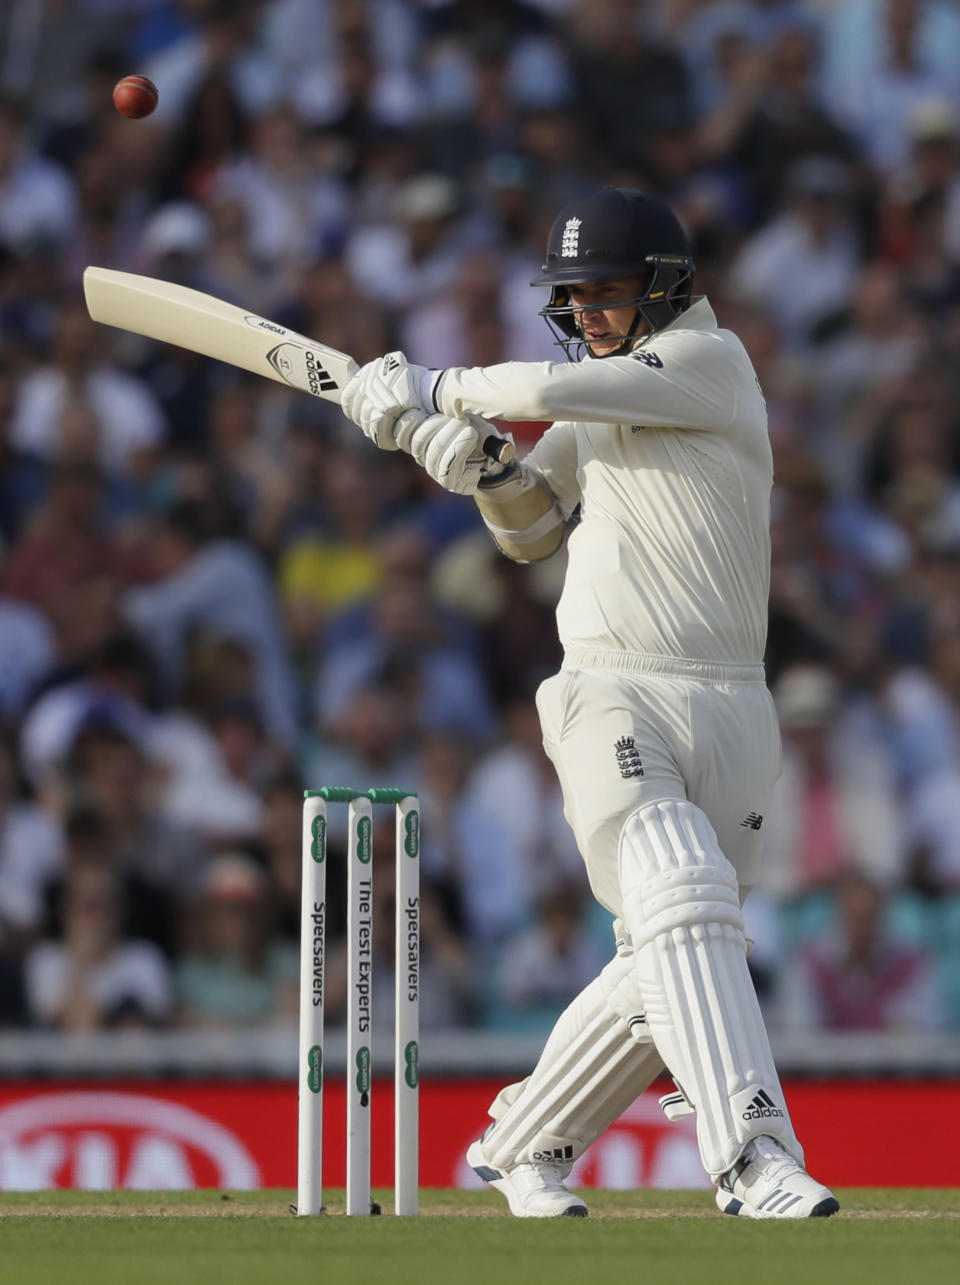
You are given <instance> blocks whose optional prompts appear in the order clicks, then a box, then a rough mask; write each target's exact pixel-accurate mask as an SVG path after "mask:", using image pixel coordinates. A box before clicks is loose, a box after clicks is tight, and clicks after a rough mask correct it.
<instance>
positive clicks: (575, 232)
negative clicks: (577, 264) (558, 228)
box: [560, 219, 583, 259]
mask: <svg viewBox="0 0 960 1285" xmlns="http://www.w3.org/2000/svg"><path fill="white" fill-rule="evenodd" d="M582 222H583V219H567V221H566V224H565V225H564V228H563V239H562V241H561V242H560V254H561V257H562V258H564V259H575V258H576V257H577V255H578V253H579V252H580V224H581V223H582Z"/></svg>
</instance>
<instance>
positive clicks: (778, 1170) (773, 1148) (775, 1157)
mask: <svg viewBox="0 0 960 1285" xmlns="http://www.w3.org/2000/svg"><path fill="white" fill-rule="evenodd" d="M744 1155H745V1156H746V1157H747V1159H748V1160H749V1161H750V1163H751V1164H753V1165H756V1167H757V1168H758V1169H759V1170H761V1171H762V1173H763V1176H764V1177H765V1178H769V1179H770V1181H771V1182H781V1181H782V1180H783V1179H784V1178H788V1177H789V1176H790V1175H791V1174H794V1173H797V1172H799V1171H800V1166H799V1165H798V1164H797V1162H796V1160H794V1158H793V1156H791V1155H790V1153H789V1152H788V1151H785V1150H784V1148H783V1147H781V1145H780V1143H779V1142H777V1141H775V1139H773V1138H771V1137H770V1136H769V1134H765V1133H764V1134H761V1135H760V1137H758V1138H752V1139H751V1140H750V1142H748V1143H747V1145H746V1147H745V1148H744Z"/></svg>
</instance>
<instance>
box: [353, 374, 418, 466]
mask: <svg viewBox="0 0 960 1285" xmlns="http://www.w3.org/2000/svg"><path fill="white" fill-rule="evenodd" d="M425 373H426V367H424V366H413V365H411V364H410V362H408V361H407V359H406V357H405V356H404V355H403V353H402V352H390V353H387V355H386V356H385V357H378V358H377V359H376V360H375V361H368V362H367V364H366V365H365V366H361V367H360V369H359V370H358V371H357V373H356V374H355V375H354V377H353V378H352V379H351V380H350V382H349V383H348V384H347V385H346V387H345V388H344V390H343V394H342V396H341V399H340V405H341V408H342V410H343V413H344V415H346V416H347V418H348V419H352V420H353V422H354V423H355V424H357V425H358V426H359V427H360V429H362V431H363V433H364V434H365V435H366V436H367V437H369V438H370V440H371V442H375V443H376V445H377V446H379V447H380V449H381V450H384V451H395V450H398V449H399V447H398V443H397V440H396V434H395V431H394V430H395V425H396V421H397V419H398V418H399V416H400V415H401V414H402V413H403V412H404V411H405V410H409V409H413V410H418V411H421V412H426V410H427V407H426V406H424V405H423V403H422V402H421V400H420V381H421V379H422V377H423V376H424V374H425Z"/></svg>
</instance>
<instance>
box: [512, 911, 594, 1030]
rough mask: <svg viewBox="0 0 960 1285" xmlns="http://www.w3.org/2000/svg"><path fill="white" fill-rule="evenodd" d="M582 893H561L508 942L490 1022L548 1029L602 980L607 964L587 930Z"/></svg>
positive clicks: (537, 912)
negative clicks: (595, 981) (599, 977)
mask: <svg viewBox="0 0 960 1285" xmlns="http://www.w3.org/2000/svg"><path fill="white" fill-rule="evenodd" d="M584 909H585V903H584V897H583V892H582V889H581V888H579V887H570V888H562V887H561V888H558V889H556V890H554V891H553V892H551V893H550V894H549V895H547V896H544V897H543V898H542V899H541V900H540V901H539V902H538V904H537V908H536V919H535V920H534V922H533V923H532V924H531V925H530V926H529V927H528V928H526V929H522V930H521V931H520V932H519V933H518V934H517V935H516V936H515V937H514V938H512V939H511V940H509V941H507V943H506V944H505V946H504V948H503V950H502V952H501V954H500V957H499V960H498V969H497V972H498V979H497V985H496V987H495V990H494V993H493V995H492V997H491V999H492V1007H491V1009H490V1010H489V1011H488V1021H489V1022H490V1023H491V1024H492V1025H494V1026H499V1025H507V1026H518V1025H519V1026H523V1027H524V1028H527V1027H529V1028H536V1027H539V1026H544V1027H546V1028H547V1029H549V1027H551V1026H552V1025H553V1021H554V1019H555V1017H556V1013H557V1009H558V1008H563V1007H565V1006H566V1005H567V1004H569V1003H570V1001H571V1000H572V999H573V997H574V996H575V995H578V994H579V993H580V991H581V990H583V988H584V986H586V985H587V984H588V982H590V981H592V980H593V978H594V977H596V976H597V974H598V973H599V971H600V969H601V968H602V967H603V965H604V963H605V961H606V959H607V951H606V949H605V948H604V945H601V943H600V941H599V940H595V939H594V938H593V937H591V936H590V934H589V932H588V931H587V929H586V926H585V924H584Z"/></svg>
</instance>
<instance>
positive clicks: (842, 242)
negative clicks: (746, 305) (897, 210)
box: [730, 156, 860, 345]
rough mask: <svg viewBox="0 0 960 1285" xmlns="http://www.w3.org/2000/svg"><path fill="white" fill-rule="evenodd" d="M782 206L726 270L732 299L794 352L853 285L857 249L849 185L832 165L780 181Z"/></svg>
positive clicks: (810, 166) (813, 160)
mask: <svg viewBox="0 0 960 1285" xmlns="http://www.w3.org/2000/svg"><path fill="white" fill-rule="evenodd" d="M786 195H787V202H786V204H785V206H784V208H783V209H782V211H781V213H780V214H779V215H778V216H777V217H776V218H775V219H773V220H772V222H770V223H768V224H765V225H763V226H762V227H761V228H760V229H759V230H758V231H757V232H755V233H754V234H753V236H752V237H750V238H749V239H748V240H747V242H746V244H745V245H744V246H743V248H742V249H741V251H740V253H739V254H738V256H737V259H736V260H735V262H734V263H733V264H732V265H731V269H730V275H731V284H732V286H733V289H734V291H735V293H736V294H737V295H738V297H741V298H743V299H745V300H747V301H748V302H750V303H753V304H755V305H756V306H758V307H762V308H767V309H769V311H770V313H771V315H772V316H773V318H774V320H775V321H776V322H777V324H778V326H779V327H780V329H781V330H782V331H783V333H784V335H785V336H786V337H787V339H788V340H789V341H790V342H791V343H792V344H795V345H802V344H803V343H805V342H808V341H809V340H811V339H812V338H813V334H814V331H815V329H816V327H817V326H818V325H822V324H823V323H824V322H826V321H827V320H829V319H830V318H831V317H832V316H834V315H835V314H836V313H838V312H839V311H840V310H841V309H842V307H843V305H844V304H845V302H846V300H847V298H848V297H849V294H850V290H851V288H852V286H853V282H854V280H855V275H856V270H857V265H858V260H859V255H860V246H859V241H858V236H857V231H856V228H855V227H854V225H853V223H852V221H851V219H850V217H849V201H850V178H849V175H848V174H847V172H846V169H845V167H844V166H843V165H842V164H841V162H839V161H837V160H836V159H834V158H832V157H826V156H809V157H806V158H805V159H803V160H801V161H798V162H797V163H796V165H795V166H794V167H793V168H792V169H791V170H790V172H789V174H788V175H787V185H786Z"/></svg>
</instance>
